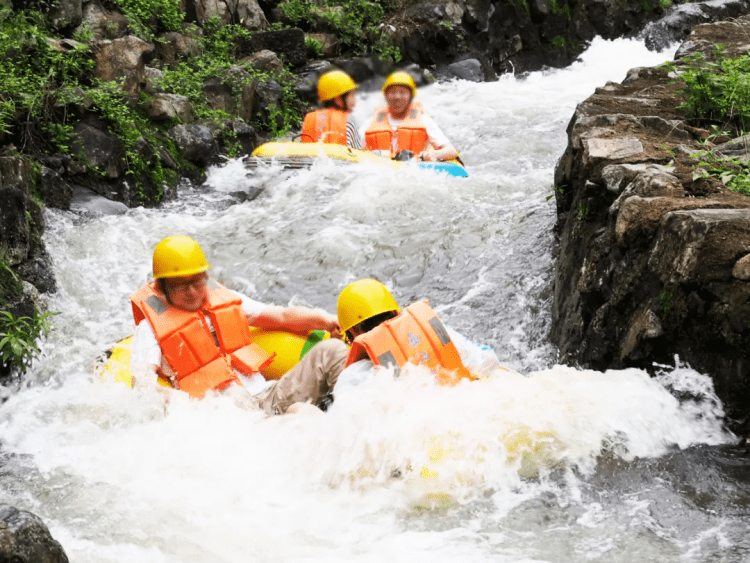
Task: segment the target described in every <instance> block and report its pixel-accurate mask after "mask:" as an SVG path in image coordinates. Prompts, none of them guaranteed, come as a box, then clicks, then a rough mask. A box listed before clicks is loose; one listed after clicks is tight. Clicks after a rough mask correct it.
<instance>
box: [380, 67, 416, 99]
mask: <svg viewBox="0 0 750 563" xmlns="http://www.w3.org/2000/svg"><path fill="white" fill-rule="evenodd" d="M391 86H406V87H407V88H409V90H411V97H412V98H413V97H414V96H416V95H417V85H416V84H415V83H414V79H413V78H412V77H411V74H409V73H408V72H406V71H403V70H397V71H396V72H394V73H392V74H391V75H390V76H389V77H388V78H386V79H385V84H383V94H385V92H386V90H388V88H390V87H391Z"/></svg>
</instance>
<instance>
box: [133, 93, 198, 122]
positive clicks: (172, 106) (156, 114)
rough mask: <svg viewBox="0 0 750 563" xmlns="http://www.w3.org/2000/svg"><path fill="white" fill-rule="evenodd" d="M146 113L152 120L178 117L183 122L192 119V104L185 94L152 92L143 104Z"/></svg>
mask: <svg viewBox="0 0 750 563" xmlns="http://www.w3.org/2000/svg"><path fill="white" fill-rule="evenodd" d="M143 108H144V109H145V110H146V114H147V115H148V117H149V119H151V120H153V121H169V120H170V119H178V120H179V121H182V122H183V123H190V122H191V121H193V105H192V104H191V103H190V100H189V99H188V98H187V97H186V96H180V95H178V94H163V93H157V94H154V96H153V98H152V99H150V100H149V101H147V102H145V103H144V104H143Z"/></svg>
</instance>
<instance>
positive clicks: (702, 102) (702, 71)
mask: <svg viewBox="0 0 750 563" xmlns="http://www.w3.org/2000/svg"><path fill="white" fill-rule="evenodd" d="M665 67H666V68H667V69H668V70H669V71H671V72H674V73H676V74H677V75H678V76H679V80H680V81H681V82H682V85H683V86H682V88H681V90H680V91H679V93H680V94H681V95H682V97H683V101H682V103H680V105H679V106H678V108H680V109H682V110H683V111H684V112H685V115H686V116H687V117H688V118H692V119H694V120H696V121H697V122H698V123H699V124H703V125H710V126H711V127H712V128H713V129H714V132H716V131H718V130H719V128H720V129H721V132H724V131H723V130H724V129H727V130H728V131H727V133H728V135H729V136H730V137H735V136H742V135H744V134H745V132H746V131H748V129H750V55H742V56H739V57H736V58H729V57H728V56H727V54H726V46H724V45H717V46H716V47H715V48H714V51H713V53H712V57H711V58H710V59H707V58H706V57H705V56H704V55H703V54H701V53H696V54H693V55H690V56H688V57H685V58H684V59H683V60H682V61H680V62H679V63H667V64H666V65H665ZM717 124H718V125H717ZM698 156H700V157H702V158H701V160H700V161H699V163H698V164H697V166H696V167H695V169H694V174H693V178H694V179H697V178H700V177H714V178H717V179H719V180H721V181H722V182H724V184H725V185H726V186H727V187H728V188H729V189H731V190H733V191H735V192H738V193H744V194H746V195H750V171H748V168H747V163H746V162H741V161H738V160H736V159H731V158H720V157H717V156H714V155H711V154H710V153H708V152H706V153H701V154H699V155H698Z"/></svg>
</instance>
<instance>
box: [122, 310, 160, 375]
mask: <svg viewBox="0 0 750 563" xmlns="http://www.w3.org/2000/svg"><path fill="white" fill-rule="evenodd" d="M161 357H162V354H161V348H160V347H159V343H158V342H157V340H156V336H155V335H154V331H153V329H152V328H151V325H150V324H149V322H148V321H147V320H145V319H144V320H142V321H141V322H140V323H138V326H137V327H135V333H134V334H133V341H132V342H131V344H130V374H131V375H132V376H133V386H138V387H143V386H145V385H148V384H149V383H151V384H155V383H156V381H157V378H158V375H157V370H158V366H159V365H160V364H161Z"/></svg>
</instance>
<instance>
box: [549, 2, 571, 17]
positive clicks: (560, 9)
mask: <svg viewBox="0 0 750 563" xmlns="http://www.w3.org/2000/svg"><path fill="white" fill-rule="evenodd" d="M549 11H550V12H552V13H553V14H555V15H556V16H565V17H566V18H567V19H570V18H571V17H572V15H571V12H570V6H560V5H559V4H558V3H557V0H550V2H549Z"/></svg>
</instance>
